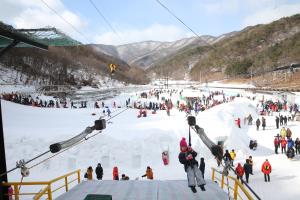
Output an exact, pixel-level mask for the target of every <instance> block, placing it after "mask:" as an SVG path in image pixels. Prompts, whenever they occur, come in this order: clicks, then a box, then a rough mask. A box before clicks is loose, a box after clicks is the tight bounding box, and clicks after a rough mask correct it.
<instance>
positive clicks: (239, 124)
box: [235, 118, 241, 128]
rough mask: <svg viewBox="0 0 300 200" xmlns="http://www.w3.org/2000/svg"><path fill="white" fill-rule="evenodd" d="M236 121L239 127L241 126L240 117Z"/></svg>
mask: <svg viewBox="0 0 300 200" xmlns="http://www.w3.org/2000/svg"><path fill="white" fill-rule="evenodd" d="M235 121H236V124H237V126H238V127H239V128H241V119H240V118H237V120H235Z"/></svg>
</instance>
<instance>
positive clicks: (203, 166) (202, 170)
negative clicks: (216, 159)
mask: <svg viewBox="0 0 300 200" xmlns="http://www.w3.org/2000/svg"><path fill="white" fill-rule="evenodd" d="M199 169H200V171H201V172H202V173H203V174H204V171H205V162H200V167H199Z"/></svg>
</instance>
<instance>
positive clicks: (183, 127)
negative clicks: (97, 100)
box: [1, 90, 300, 200]
mask: <svg viewBox="0 0 300 200" xmlns="http://www.w3.org/2000/svg"><path fill="white" fill-rule="evenodd" d="M224 91H225V92H226V90H224ZM128 97H132V94H127V95H126V94H125V95H124V94H123V95H122V96H121V97H118V98H116V101H117V102H118V103H119V104H122V105H124V104H125V103H124V102H125V99H126V98H128ZM172 98H173V99H174V100H175V99H176V98H178V97H177V96H176V95H174V96H172ZM260 98H261V97H259V98H257V99H260ZM109 101H113V100H109ZM109 101H108V102H109ZM121 101H122V102H121ZM123 101H124V102H123ZM1 104H2V112H3V113H2V115H3V125H4V137H5V148H6V159H7V168H8V169H11V168H13V167H15V162H16V161H18V160H20V159H25V160H26V159H27V160H28V159H30V158H32V157H34V156H36V155H38V154H40V153H42V152H44V151H47V150H48V149H49V145H50V144H52V143H55V142H59V141H62V140H65V139H68V138H71V137H73V136H74V135H76V134H79V133H80V132H82V131H83V130H84V129H85V128H86V127H87V126H92V125H93V124H94V120H96V119H98V118H99V117H100V116H101V115H102V109H91V108H87V109H62V108H60V109H56V108H33V107H31V106H23V105H18V104H14V103H11V102H6V101H2V102H1ZM256 105H257V101H250V100H249V99H247V98H236V99H235V100H234V101H233V102H230V103H226V104H222V105H218V106H215V107H213V108H211V109H209V110H207V111H204V112H202V113H199V114H198V115H197V124H198V125H199V126H200V127H203V128H204V130H205V132H206V133H207V135H208V137H210V138H211V139H212V140H213V141H215V142H217V141H218V140H224V139H226V140H225V148H227V149H229V150H231V149H235V151H236V152H237V158H236V161H235V164H237V163H238V162H241V163H242V164H244V162H245V159H246V158H248V157H249V155H252V156H253V160H254V175H253V176H250V186H252V187H253V188H254V190H255V191H256V192H257V193H258V194H259V195H260V197H261V198H262V199H266V200H268V199H270V200H276V199H285V200H294V199H298V196H299V195H300V190H299V187H300V170H299V169H300V162H299V158H300V156H299V155H297V156H296V157H295V158H294V159H293V160H289V159H287V158H286V156H284V155H282V154H279V155H275V154H274V150H273V149H274V148H273V139H274V136H275V135H276V134H277V133H279V130H278V129H275V117H274V116H267V117H266V119H267V127H266V130H265V131H262V130H260V131H256V128H255V126H247V125H244V124H243V122H242V128H241V129H239V128H237V126H236V125H235V122H234V120H235V119H237V118H238V117H240V118H241V119H242V121H243V118H244V117H246V116H248V115H249V114H251V115H252V116H253V119H254V120H253V121H254V122H255V120H256V119H257V117H259V116H258V115H257V108H256ZM122 110H123V108H119V109H117V110H113V111H115V112H114V113H112V115H113V116H114V115H115V114H116V113H118V112H119V111H122ZM92 113H95V114H96V115H92ZM137 113H138V110H136V109H128V110H126V111H125V112H124V113H122V114H120V115H118V116H116V117H115V118H113V119H112V120H111V122H112V123H108V124H107V128H106V129H105V130H104V131H103V132H102V133H100V134H98V135H97V136H95V137H93V138H92V139H90V140H87V141H85V142H83V143H81V144H79V145H77V146H75V147H73V148H71V149H70V150H68V151H66V152H64V153H62V154H60V155H59V156H57V157H54V158H52V159H51V160H49V161H47V162H45V163H43V164H41V165H39V166H37V167H35V168H33V169H31V172H30V176H29V177H26V178H25V180H24V181H29V180H49V179H51V178H55V177H58V176H60V175H62V174H64V173H67V172H70V171H72V170H75V169H81V170H82V175H83V173H84V172H85V170H86V169H87V167H88V166H92V167H93V168H95V167H96V165H97V163H99V162H100V163H101V164H102V166H103V168H104V179H108V180H111V179H112V168H113V167H114V166H118V168H119V174H122V173H125V174H126V175H128V176H129V177H130V179H135V178H136V177H141V175H143V174H144V173H145V170H146V167H147V166H151V168H152V169H153V172H154V178H155V179H160V180H182V179H186V173H185V172H184V170H183V165H181V164H180V163H179V161H178V153H179V141H180V139H181V138H182V137H186V138H188V124H187V121H186V118H185V113H182V112H179V111H178V110H176V109H173V110H171V116H167V114H166V112H165V111H158V112H157V114H151V113H150V112H148V116H147V117H146V118H137ZM274 115H275V114H274ZM288 127H289V128H290V129H291V130H292V132H293V139H295V138H296V137H300V123H299V122H289V123H288ZM250 139H256V140H257V141H258V149H257V150H256V151H252V150H250V149H249V148H248V144H249V141H250ZM192 146H193V148H194V149H195V150H196V151H197V152H198V157H197V160H198V161H199V160H200V157H204V158H205V160H206V174H205V178H207V179H209V178H210V177H211V170H210V168H211V167H217V164H216V161H215V160H214V158H213V156H212V155H211V154H210V152H209V150H208V149H207V148H206V146H205V145H204V144H203V143H202V141H201V140H200V139H199V138H198V136H197V135H196V134H195V133H193V132H192ZM166 149H169V152H170V165H168V166H164V165H163V162H162V159H161V153H162V151H163V150H166ZM48 156H50V154H49V155H45V156H44V157H42V158H41V159H40V160H42V159H43V158H47V157H48ZM266 158H268V159H269V161H270V163H271V165H272V168H273V170H272V173H271V182H270V183H265V182H264V179H263V174H262V173H261V171H260V169H261V165H262V163H263V161H264V160H265V159H266ZM37 162H38V161H37ZM33 164H34V162H33V163H31V164H29V165H28V166H29V167H30V166H31V165H33ZM8 177H9V181H20V178H21V177H20V172H19V171H15V172H12V173H10V174H9V176H8ZM140 179H141V178H140Z"/></svg>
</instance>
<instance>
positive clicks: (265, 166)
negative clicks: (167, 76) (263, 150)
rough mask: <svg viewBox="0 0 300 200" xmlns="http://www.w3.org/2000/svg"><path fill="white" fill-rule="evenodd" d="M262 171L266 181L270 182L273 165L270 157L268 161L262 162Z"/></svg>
mask: <svg viewBox="0 0 300 200" xmlns="http://www.w3.org/2000/svg"><path fill="white" fill-rule="evenodd" d="M261 171H262V173H263V174H264V177H265V182H267V181H268V182H270V173H271V172H272V167H271V164H270V163H269V161H268V159H266V161H265V162H264V163H263V164H262V166H261ZM267 179H268V180H267Z"/></svg>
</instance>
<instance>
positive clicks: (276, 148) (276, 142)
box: [274, 137, 280, 154]
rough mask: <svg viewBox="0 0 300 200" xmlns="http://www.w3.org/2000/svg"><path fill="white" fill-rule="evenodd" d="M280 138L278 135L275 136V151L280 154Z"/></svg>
mask: <svg viewBox="0 0 300 200" xmlns="http://www.w3.org/2000/svg"><path fill="white" fill-rule="evenodd" d="M279 144H280V143H279V139H278V137H275V138H274V147H275V153H276V154H278V148H279Z"/></svg>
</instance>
